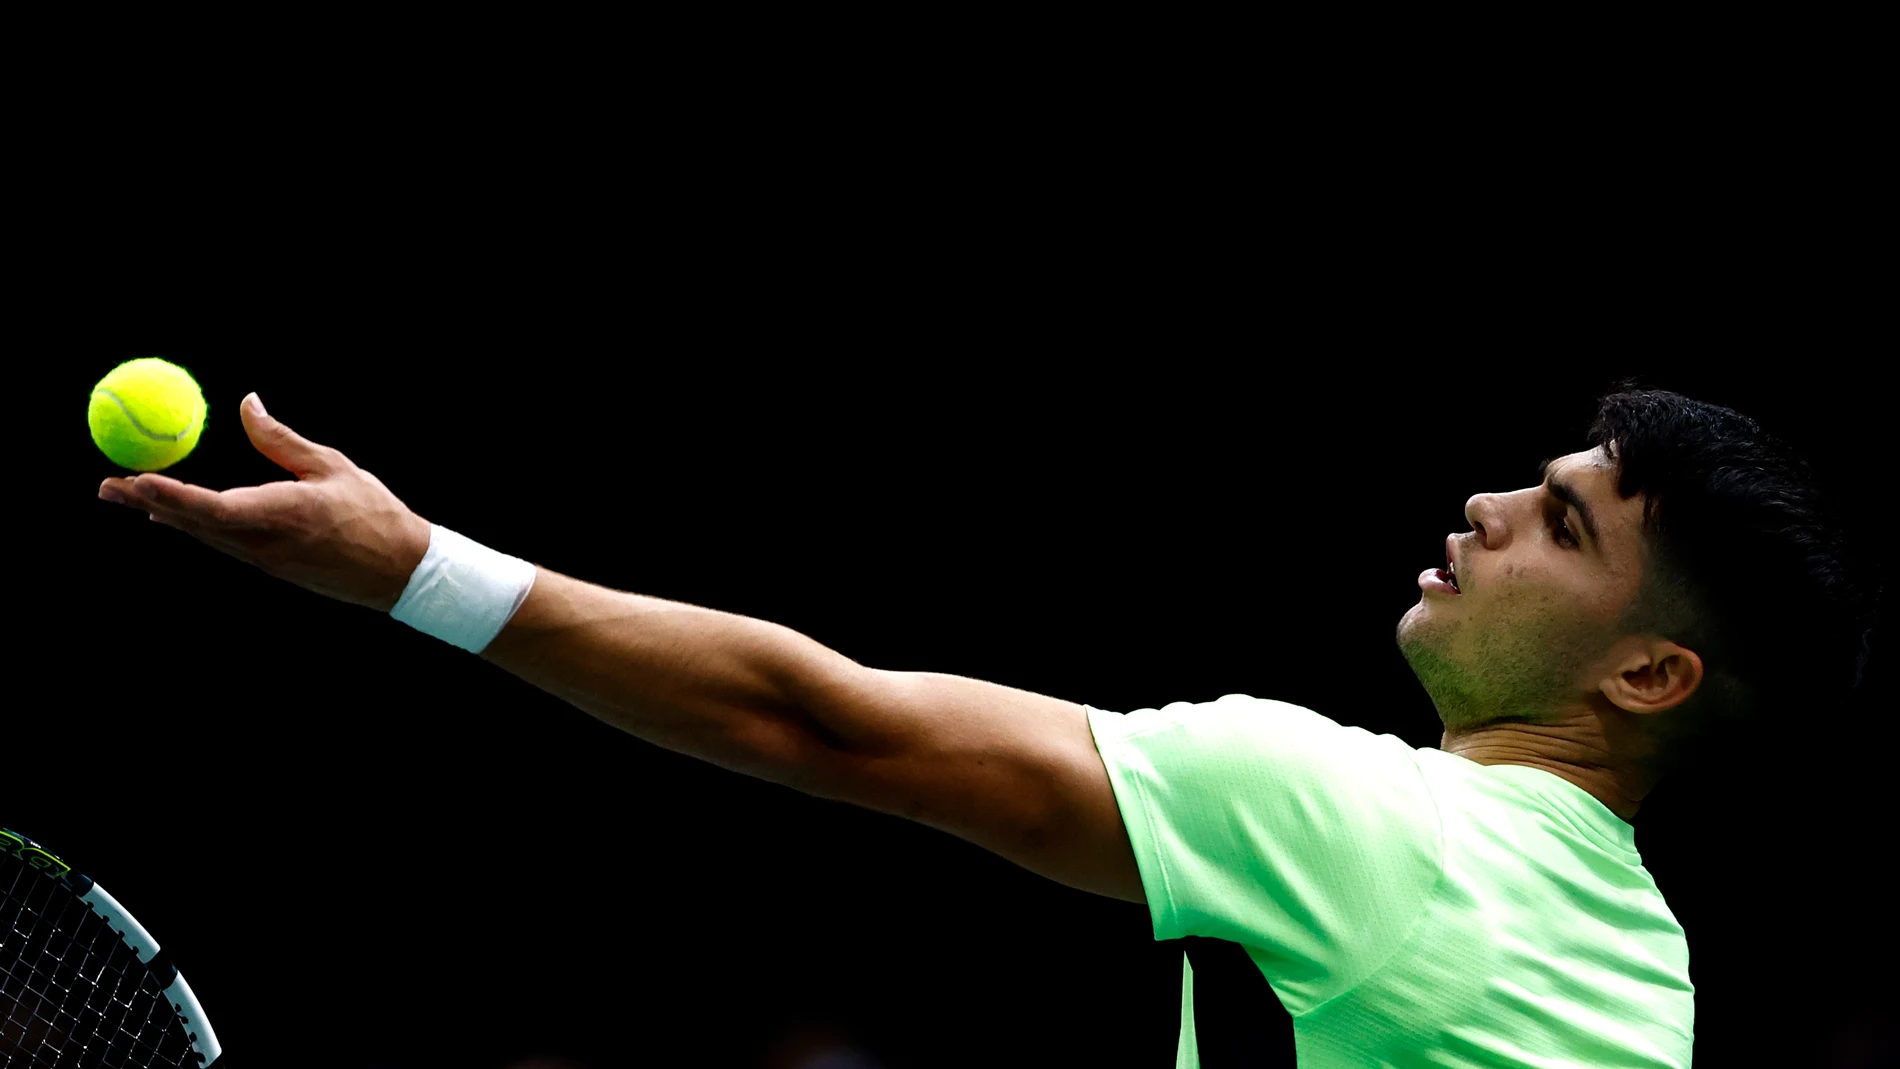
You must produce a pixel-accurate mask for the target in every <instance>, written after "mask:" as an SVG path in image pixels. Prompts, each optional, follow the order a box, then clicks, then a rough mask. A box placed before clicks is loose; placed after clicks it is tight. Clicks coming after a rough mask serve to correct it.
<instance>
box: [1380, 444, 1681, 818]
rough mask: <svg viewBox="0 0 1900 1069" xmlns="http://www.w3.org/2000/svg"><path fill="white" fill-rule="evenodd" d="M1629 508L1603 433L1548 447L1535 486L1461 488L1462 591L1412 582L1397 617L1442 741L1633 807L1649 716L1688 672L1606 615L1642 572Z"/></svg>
mask: <svg viewBox="0 0 1900 1069" xmlns="http://www.w3.org/2000/svg"><path fill="white" fill-rule="evenodd" d="M1559 481H1562V482H1568V483H1569V484H1571V485H1572V486H1574V487H1575V488H1576V490H1577V492H1578V493H1579V495H1580V496H1581V497H1582V498H1583V500H1584V501H1585V502H1586V503H1587V504H1588V505H1589V507H1590V509H1591V511H1592V513H1593V515H1594V518H1595V521H1596V528H1597V537H1596V538H1594V539H1592V538H1591V537H1589V536H1588V535H1587V534H1586V533H1585V531H1584V524H1583V522H1582V519H1581V516H1580V515H1579V513H1578V510H1577V509H1575V508H1574V507H1569V506H1567V505H1565V504H1564V503H1563V502H1561V501H1559V500H1557V498H1556V497H1555V496H1554V495H1552V494H1551V493H1550V492H1549V486H1550V485H1551V484H1552V483H1554V482H1559ZM1642 516H1643V496H1642V495H1640V494H1639V495H1636V496H1635V497H1632V498H1629V499H1628V500H1624V499H1621V498H1619V497H1618V496H1617V493H1616V465H1615V462H1614V460H1613V459H1612V458H1611V456H1610V454H1609V453H1608V452H1607V451H1606V450H1604V449H1602V448H1598V449H1594V450H1591V451H1589V452H1584V453H1572V454H1569V455H1567V456H1563V457H1559V458H1557V459H1556V460H1553V461H1552V462H1551V463H1550V467H1549V469H1548V472H1547V478H1546V480H1545V482H1544V483H1543V484H1540V485H1538V486H1532V487H1527V488H1525V489H1522V490H1515V491H1511V492H1509V493H1496V494H1477V495H1475V496H1473V497H1472V498H1471V499H1470V500H1469V501H1467V502H1465V519H1466V520H1467V521H1468V522H1469V523H1470V524H1471V527H1472V530H1471V532H1470V533H1468V534H1464V535H1460V536H1458V537H1457V538H1455V539H1454V543H1455V545H1454V550H1453V552H1454V559H1455V561H1456V563H1457V574H1458V585H1459V589H1460V590H1461V591H1462V593H1460V594H1459V595H1457V596H1455V597H1454V596H1450V595H1445V594H1439V593H1436V592H1433V591H1424V592H1422V593H1421V596H1420V598H1419V602H1418V604H1417V605H1415V606H1413V607H1412V608H1411V609H1410V610H1408V611H1407V612H1406V614H1405V616H1404V617H1403V618H1401V619H1400V620H1399V626H1398V643H1399V650H1400V652H1401V653H1403V654H1404V656H1405V659H1406V662H1407V663H1408V664H1410V665H1411V666H1412V670H1413V672H1415V673H1416V674H1417V675H1418V678H1419V682H1420V683H1422V684H1423V685H1424V687H1425V691H1426V693H1427V694H1429V695H1430V696H1431V699H1432V703H1433V705H1435V706H1436V707H1437V709H1438V715H1439V719H1440V720H1441V721H1442V722H1443V723H1444V725H1445V731H1444V735H1443V738H1442V740H1441V742H1440V749H1442V750H1444V751H1445V752H1447V753H1454V754H1457V755H1459V756H1461V757H1464V758H1467V759H1469V760H1472V761H1476V762H1477V763H1479V764H1481V765H1495V764H1514V765H1528V766H1530V767H1532V768H1541V769H1544V770H1545V771H1547V772H1550V773H1553V774H1555V775H1557V776H1560V777H1562V778H1563V779H1566V780H1568V781H1570V782H1571V783H1574V784H1576V785H1577V786H1579V787H1581V788H1583V789H1584V790H1585V791H1588V792H1589V793H1590V794H1591V795H1592V796H1593V797H1595V798H1596V799H1597V800H1598V801H1600V802H1602V803H1603V804H1604V806H1606V807H1607V808H1608V809H1609V810H1610V811H1611V812H1613V813H1615V814H1616V815H1617V816H1618V817H1621V818H1622V819H1623V820H1626V821H1628V820H1632V819H1633V818H1634V817H1635V816H1636V812H1637V810H1638V809H1639V808H1640V806H1641V804H1642V800H1643V798H1644V797H1645V796H1646V795H1648V793H1649V791H1650V790H1651V789H1652V788H1653V787H1654V786H1655V782H1656V776H1655V773H1654V772H1653V770H1652V765H1653V760H1654V758H1655V756H1656V753H1657V745H1656V742H1655V731H1654V728H1655V725H1656V723H1657V722H1658V721H1657V720H1656V718H1657V717H1660V716H1663V715H1666V714H1667V713H1668V712H1669V711H1670V710H1671V709H1674V708H1676V707H1678V706H1680V705H1681V704H1682V702H1683V701H1684V700H1686V699H1687V698H1688V697H1689V696H1690V695H1691V694H1693V693H1694V692H1695V689H1696V687H1697V686H1698V685H1699V684H1700V683H1701V680H1702V659H1701V658H1700V657H1699V656H1697V655H1696V653H1695V652H1694V651H1693V650H1690V649H1687V648H1685V647H1683V646H1680V645H1677V644H1676V643H1674V642H1671V641H1669V640H1668V639H1667V638H1664V637H1663V636H1661V635H1654V634H1629V633H1624V632H1622V631H1620V630H1619V629H1618V628H1617V626H1616V623H1617V620H1618V619H1619V617H1620V616H1621V614H1622V613H1623V611H1624V610H1625V609H1626V608H1627V607H1628V606H1629V605H1630V603H1631V600H1632V599H1633V598H1634V597H1635V596H1636V593H1637V590H1638V588H1639V585H1640V583H1641V582H1642V577H1643V576H1642V573H1643V559H1642V547H1641V526H1642ZM1566 529H1567V530H1566ZM1571 538H1574V544H1573V542H1572V541H1568V540H1567V539H1571Z"/></svg>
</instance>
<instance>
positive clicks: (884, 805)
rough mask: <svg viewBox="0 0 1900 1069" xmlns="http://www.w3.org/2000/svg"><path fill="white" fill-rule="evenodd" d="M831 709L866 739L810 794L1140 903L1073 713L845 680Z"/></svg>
mask: <svg viewBox="0 0 1900 1069" xmlns="http://www.w3.org/2000/svg"><path fill="white" fill-rule="evenodd" d="M838 700H841V701H844V702H847V703H849V704H852V705H855V706H857V707H858V712H859V714H860V715H859V717H856V718H854V719H859V721H860V722H870V723H876V724H878V725H880V729H879V730H878V732H877V733H876V734H875V735H874V736H872V740H871V741H868V742H862V743H860V744H859V745H856V746H854V747H852V748H851V749H850V750H849V751H847V752H845V753H843V754H841V755H839V757H838V758H837V761H838V765H837V767H835V768H834V769H832V770H831V774H829V775H827V776H825V780H826V783H825V786H824V789H822V790H821V791H819V792H818V793H822V794H825V795H827V796H829V797H833V798H836V799H838V800H840V801H846V802H851V803H853V804H856V805H862V806H865V807H867V808H870V809H876V810H879V811H881V812H885V813H891V814H894V815H896V816H902V817H907V818H909V819H911V820H916V821H919V822H921V823H924V824H928V825H930V826H931V827H934V828H939V829H941V830H943V831H947V832H950V833H951V834H953V835H956V836H958V837H959V838H963V839H967V840H969V841H970V842H973V843H976V844H977V845H979V846H982V847H984V848H986V849H988V850H991V851H994V852H995V853H998V854H1001V855H1002V856H1003V857H1006V858H1008V859H1009V860H1011V861H1014V862H1016V863H1017V864H1019V865H1021V866H1023V867H1024V868H1026V869H1029V870H1030V871H1031V872H1036V873H1040V874H1041V875H1044V876H1047V877H1049V878H1050V879H1052V880H1056V881H1057V882H1059V883H1064V884H1067V885H1068V886H1070V887H1076V888H1080V889H1082V890H1085V891H1093V892H1095V893H1097V894H1101V895H1107V896H1109V897H1111V898H1119V899H1122V900H1124V901H1128V902H1144V901H1145V900H1146V899H1145V896H1144V895H1143V893H1142V886H1141V873H1140V871H1139V869H1138V868H1137V867H1136V864H1135V853H1134V848H1133V846H1132V845H1131V844H1130V842H1129V838H1128V832H1127V830H1126V829H1125V828H1124V827H1123V826H1122V818H1121V811H1120V809H1119V808H1118V807H1117V805H1116V802H1115V792H1114V788H1113V787H1112V786H1111V785H1110V784H1109V779H1108V770H1107V768H1106V767H1104V765H1103V764H1102V758H1101V755H1100V754H1099V753H1097V752H1096V748H1095V738H1094V735H1093V734H1092V733H1091V732H1090V730H1089V723H1088V716H1087V713H1086V711H1085V710H1084V709H1083V708H1082V706H1080V705H1078V704H1076V703H1074V702H1067V701H1061V700H1058V699H1056V698H1049V697H1045V696H1043V695H1040V694H1032V693H1030V692H1028V691H1022V690H1017V689H1015V688H1013V687H1005V686H1002V685H1000V684H996V683H986V682H983V681H982V680H977V679H967V678H964V677H962V676H951V675H940V674H936V673H930V672H884V671H878V670H875V669H864V670H862V672H854V673H852V679H851V681H850V682H849V683H848V684H846V685H845V687H844V693H843V694H841V695H839V696H838Z"/></svg>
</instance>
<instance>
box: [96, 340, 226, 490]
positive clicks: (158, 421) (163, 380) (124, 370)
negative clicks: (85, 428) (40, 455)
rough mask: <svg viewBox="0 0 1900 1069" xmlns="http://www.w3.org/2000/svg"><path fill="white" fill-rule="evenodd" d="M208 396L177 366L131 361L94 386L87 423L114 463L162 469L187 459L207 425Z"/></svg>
mask: <svg viewBox="0 0 1900 1069" xmlns="http://www.w3.org/2000/svg"><path fill="white" fill-rule="evenodd" d="M205 415H206V410H205V395H204V392H203V391H202V390H200V389H198V383H197V380H195V379H193V378H192V377H191V373H190V372H188V371H186V370H185V369H184V368H182V367H179V366H178V365H177V364H174V363H171V362H169V361H165V360H160V359H159V358H157V357H155V356H148V357H143V358H141V359H138V360H127V361H126V362H125V363H123V364H120V365H119V366H118V367H115V368H113V369H112V371H111V372H110V373H109V374H107V375H106V377H105V378H103V379H100V380H99V385H97V386H94V387H93V388H92V406H91V407H90V408H89V409H87V411H86V422H87V424H89V425H90V426H91V427H92V440H93V441H94V442H96V443H98V446H99V449H100V451H101V452H103V453H105V455H106V456H108V457H111V458H112V462H113V463H114V464H117V465H119V466H120V467H122V468H131V469H132V470H133V471H159V470H161V469H163V468H169V467H171V466H172V465H173V464H176V463H178V462H179V461H181V460H183V459H185V454H187V453H190V452H191V450H192V448H193V447H194V446H196V445H197V444H198V435H200V434H202V433H203V432H204V428H205Z"/></svg>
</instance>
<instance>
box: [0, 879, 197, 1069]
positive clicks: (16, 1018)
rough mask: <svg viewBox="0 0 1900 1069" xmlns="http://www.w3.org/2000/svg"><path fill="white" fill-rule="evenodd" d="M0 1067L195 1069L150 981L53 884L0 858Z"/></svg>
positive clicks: (103, 927) (101, 924) (105, 929)
mask: <svg viewBox="0 0 1900 1069" xmlns="http://www.w3.org/2000/svg"><path fill="white" fill-rule="evenodd" d="M0 1012H3V1013H4V1017H0V1067H4V1069H122V1067H132V1066H141V1067H154V1066H192V1067H195V1066H197V1065H198V1064H199V1063H200V1058H199V1056H198V1054H197V1053H196V1052H195V1051H193V1050H192V1049H191V1044H190V1041H189V1040H188V1039H187V1037H186V1036H185V1032H184V1029H183V1028H182V1027H179V1026H178V1024H177V1018H176V1015H175V1014H174V1012H173V1010H172V1008H171V1003H170V1002H169V1001H168V1000H167V999H166V998H165V996H164V993H163V991H162V989H161V988H160V987H159V978H158V977H155V976H154V975H153V974H152V972H151V971H150V970H149V969H147V968H146V966H145V964H144V963H143V962H141V961H139V959H138V955H137V953H136V952H135V951H133V949H132V948H131V947H130V946H128V945H126V943H125V941H124V940H123V939H121V938H120V937H119V935H118V933H116V932H114V931H113V930H112V928H111V926H110V925H108V924H107V923H106V922H105V920H104V918H102V917H100V916H99V915H98V914H97V913H94V912H93V911H92V909H91V908H90V907H89V906H88V905H87V904H86V903H85V902H83V901H81V900H80V899H79V898H78V897H77V896H75V895H73V894H72V893H71V892H70V891H69V890H68V889H66V888H65V887H64V886H62V885H61V884H60V883H58V882H57V881H55V880H52V879H48V878H47V877H46V876H45V875H44V874H41V873H38V872H35V871H32V870H30V869H28V868H26V867H25V866H23V865H19V864H15V863H9V862H8V860H7V859H5V858H0Z"/></svg>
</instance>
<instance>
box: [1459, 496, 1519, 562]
mask: <svg viewBox="0 0 1900 1069" xmlns="http://www.w3.org/2000/svg"><path fill="white" fill-rule="evenodd" d="M1465 522H1466V523H1468V524H1470V525H1471V529H1472V530H1474V531H1476V532H1478V544H1479V545H1481V546H1483V547H1484V548H1486V549H1496V548H1498V546H1500V545H1502V544H1503V542H1504V539H1505V538H1506V537H1508V536H1509V531H1508V529H1507V528H1506V527H1505V525H1504V510H1503V508H1501V507H1500V502H1499V501H1498V495H1496V494H1473V495H1471V497H1469V498H1468V499H1466V501H1465Z"/></svg>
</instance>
